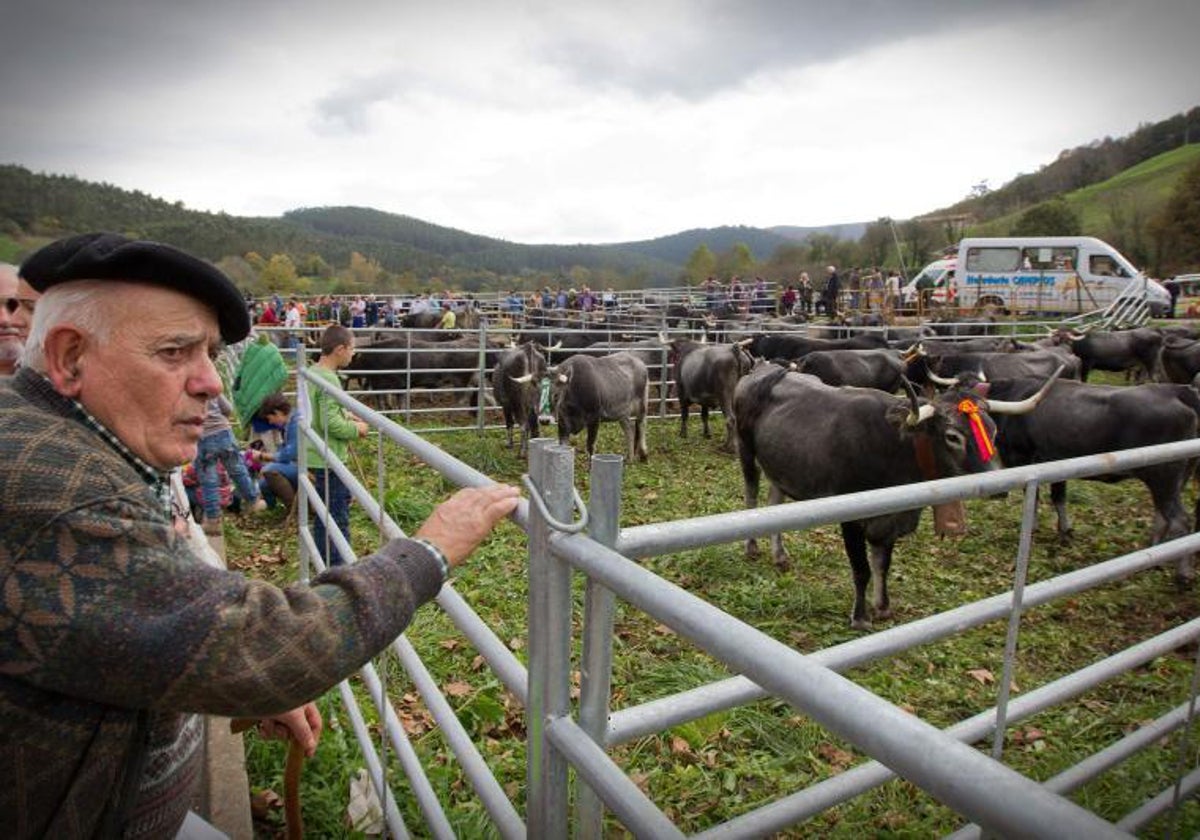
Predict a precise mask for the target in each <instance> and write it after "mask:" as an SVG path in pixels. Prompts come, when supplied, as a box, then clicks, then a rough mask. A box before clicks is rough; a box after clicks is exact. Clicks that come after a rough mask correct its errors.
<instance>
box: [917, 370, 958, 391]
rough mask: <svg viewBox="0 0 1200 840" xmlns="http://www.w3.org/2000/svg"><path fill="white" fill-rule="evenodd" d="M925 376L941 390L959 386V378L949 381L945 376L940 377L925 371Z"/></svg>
mask: <svg viewBox="0 0 1200 840" xmlns="http://www.w3.org/2000/svg"><path fill="white" fill-rule="evenodd" d="M925 375H926V376H928V377H929V381H930V382H932V383H933V384H934V385H937V386H938V387H939V388H953V387H955V386H956V385H958V377H957V376H956V377H954V378H953V379H947V378H946V377H944V376H938V375H937V374H936V373H934V372H933V371H931V370H927V371H925Z"/></svg>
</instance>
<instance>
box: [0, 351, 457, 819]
mask: <svg viewBox="0 0 1200 840" xmlns="http://www.w3.org/2000/svg"><path fill="white" fill-rule="evenodd" d="M441 583H442V573H441V569H440V567H439V564H438V561H437V559H436V558H435V557H433V556H432V555H431V553H430V552H429V551H428V550H427V549H426V548H425V547H424V546H422V545H420V544H419V543H414V542H412V541H410V540H393V541H392V542H389V543H388V544H387V545H385V546H384V547H383V548H382V549H381V550H380V551H379V552H378V553H376V554H374V555H371V556H370V557H367V558H365V559H363V560H362V561H361V562H359V563H357V564H355V565H353V566H347V567H341V568H337V569H333V570H331V571H328V572H326V573H325V574H323V575H321V576H320V577H319V578H316V579H315V580H314V581H313V582H312V584H311V585H309V586H304V585H294V586H290V587H287V588H285V589H280V588H277V587H274V586H271V585H269V584H266V583H264V582H261V581H255V580H248V579H246V578H245V577H243V576H242V575H241V574H238V573H235V572H228V571H224V570H221V569H215V568H213V567H211V566H208V565H207V564H205V563H204V562H203V561H202V560H201V559H200V558H199V557H198V556H196V555H195V554H194V553H193V551H192V548H191V545H190V543H189V541H188V539H187V538H186V537H182V536H179V535H177V534H176V532H175V530H174V528H173V527H172V526H171V522H170V519H169V517H168V515H167V512H166V511H165V510H164V509H163V506H162V504H161V502H160V500H159V499H158V498H157V497H156V496H155V494H154V492H153V491H152V490H151V489H150V486H149V485H148V484H147V483H146V481H145V480H143V478H142V477H141V475H140V474H139V473H138V472H137V471H136V470H135V469H134V467H133V466H132V465H131V464H130V463H129V462H128V461H127V460H126V459H125V458H123V457H122V456H121V455H120V454H119V453H118V452H117V451H116V449H115V448H114V447H112V446H111V445H110V444H108V443H107V442H105V441H104V440H103V439H102V438H101V437H100V436H99V435H98V434H97V433H96V432H95V431H93V430H92V429H91V428H89V427H88V426H86V425H85V424H84V423H83V422H81V420H80V419H78V418H77V416H76V411H75V408H74V404H73V403H72V402H71V401H70V400H67V399H64V398H63V397H61V396H60V395H58V394H57V393H56V392H55V391H54V390H53V389H52V388H51V386H50V384H49V383H48V382H47V381H46V380H45V379H44V378H43V377H41V376H39V375H37V374H34V373H32V372H30V371H28V370H22V371H20V372H18V374H17V375H16V376H14V377H12V378H11V379H7V380H0V822H2V823H3V824H4V826H5V828H6V831H5V832H4V833H5V836H6V837H22V838H23V837H41V836H49V837H56V838H57V837H93V836H101V835H102V834H105V833H109V832H110V831H111V826H113V825H116V823H115V822H109V821H110V820H111V819H112V817H111V814H112V812H114V811H115V810H117V802H118V800H119V799H120V795H121V791H122V789H123V787H124V785H125V778H124V777H125V776H127V775H132V773H131V772H129V773H127V768H128V765H129V762H130V757H131V755H133V754H134V753H135V752H136V751H135V750H133V749H132V747H133V742H134V740H135V737H138V736H135V731H137V730H138V726H139V721H140V722H141V723H142V725H143V727H144V724H145V721H146V720H147V718H149V719H150V721H151V727H152V728H153V729H156V730H158V731H157V733H156V734H154V735H151V736H149V737H150V738H156V739H158V740H160V741H170V740H171V739H172V738H176V737H179V736H183V735H184V733H185V731H186V730H184V729H183V728H182V727H183V722H184V721H185V720H186V716H185V714H184V713H189V712H203V713H210V714H217V715H224V716H230V717H252V716H261V715H266V714H274V713H279V712H283V711H286V710H288V709H292V708H295V707H296V706H299V705H300V704H302V703H304V702H306V701H308V700H310V699H312V698H314V697H316V696H317V695H319V694H321V693H322V692H324V691H325V690H327V689H328V688H330V687H331V686H333V685H335V684H336V683H337V682H338V681H340V680H342V679H344V678H345V677H347V676H348V675H350V674H351V673H353V672H354V671H355V670H356V669H357V668H358V667H359V666H360V665H362V664H363V663H364V662H366V661H367V660H368V659H369V658H370V657H371V656H372V655H373V654H375V653H376V652H378V651H379V650H381V649H382V648H383V647H384V646H386V645H387V644H388V643H389V642H390V641H391V640H392V639H394V638H395V637H396V636H397V635H399V634H400V632H402V631H403V629H404V627H405V626H406V625H407V624H408V622H409V620H410V619H411V617H412V614H413V611H414V610H415V609H416V608H417V607H418V606H419V605H420V604H421V603H423V602H425V601H427V600H429V599H430V598H432V597H433V596H434V595H435V594H436V593H437V591H438V589H439V588H440V586H441ZM147 712H148V713H149V714H147ZM164 726H165V727H166V728H167V730H168V731H167V732H166V733H163V732H162V729H163V727H164ZM172 727H173V731H172ZM143 731H144V729H143ZM138 772H139V779H138V782H139V784H140V786H141V787H142V789H143V791H144V790H145V789H146V778H145V777H146V776H147V774H151V773H152V772H153V768H147V767H142V768H141V770H140V771H138ZM106 826H107V827H108V828H106ZM175 827H176V826H171V827H168V828H167V829H165V830H164V836H173V834H174V829H175Z"/></svg>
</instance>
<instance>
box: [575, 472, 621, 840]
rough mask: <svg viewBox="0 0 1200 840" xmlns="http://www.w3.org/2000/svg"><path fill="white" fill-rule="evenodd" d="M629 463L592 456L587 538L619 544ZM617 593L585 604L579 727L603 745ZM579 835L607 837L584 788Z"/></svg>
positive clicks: (605, 591)
mask: <svg viewBox="0 0 1200 840" xmlns="http://www.w3.org/2000/svg"><path fill="white" fill-rule="evenodd" d="M624 468H625V459H624V458H623V457H621V456H620V455H595V456H593V457H592V481H591V484H592V492H591V499H590V500H589V502H588V510H589V515H590V521H591V527H590V528H589V529H588V535H589V536H590V537H591V538H592V539H594V540H596V542H598V543H600V544H601V545H606V546H608V547H609V548H612V547H613V546H614V545H616V543H617V536H618V532H619V530H620V518H621V476H622V473H623V471H624ZM615 613H616V596H615V595H613V593H612V590H611V589H609V588H608V587H606V586H602V585H601V584H599V583H596V582H595V581H593V580H590V579H589V580H588V582H587V586H586V589H585V592H584V602H583V661H582V664H581V666H580V671H581V676H580V695H579V725H580V727H581V728H582V729H583V731H584V732H586V733H587V734H588V736H589V737H590V738H591V739H592V740H593V741H595V742H596V743H597V744H599V745H600V746H601V747H603V746H604V742H605V740H606V738H605V735H606V733H607V730H608V701H609V691H610V689H611V686H612V640H613V616H614V615H615ZM575 801H576V803H577V808H578V811H577V820H576V824H577V826H578V829H577V836H578V837H579V838H580V840H599V838H601V837H603V821H604V806H603V803H602V802H601V801H600V799H599V797H597V796H596V794H595V792H594V791H593V790H592V789H591V788H590V787H588V786H587V785H585V784H580V785H579V789H578V791H577V794H576V799H575Z"/></svg>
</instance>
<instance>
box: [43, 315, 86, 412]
mask: <svg viewBox="0 0 1200 840" xmlns="http://www.w3.org/2000/svg"><path fill="white" fill-rule="evenodd" d="M87 342H88V338H87V335H85V334H84V333H83V332H82V331H81V330H79V329H78V328H77V327H75V326H72V325H71V324H60V325H59V326H57V327H53V328H52V329H51V330H50V331H49V332H48V333H47V334H46V339H45V341H44V342H43V355H44V357H45V361H46V376H47V377H48V378H49V379H50V382H51V383H53V385H54V390H56V391H58V392H59V393H60V394H62V395H63V396H65V397H71V398H72V399H74V398H75V397H78V396H79V393H80V392H81V391H82V390H83V357H84V351H85V350H86V349H87Z"/></svg>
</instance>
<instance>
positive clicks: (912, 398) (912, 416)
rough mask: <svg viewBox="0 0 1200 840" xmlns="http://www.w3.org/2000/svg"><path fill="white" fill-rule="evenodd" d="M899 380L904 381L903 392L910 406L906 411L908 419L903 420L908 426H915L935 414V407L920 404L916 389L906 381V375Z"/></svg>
mask: <svg viewBox="0 0 1200 840" xmlns="http://www.w3.org/2000/svg"><path fill="white" fill-rule="evenodd" d="M900 381H901V382H903V383H904V392H905V393H906V394H908V402H909V404H910V405H911V406H912V410H911V411H909V412H908V419H907V420H905V421H904V422H905V423H906V424H907V425H908V426H909V428H915V427H917V426H919V425H921V424H922V423H924V422H925V421H926V420H928V419H929V418H930V417H932V416H933V415H934V414H936V413H937V408H935V407H934V406H932V405H929V404H928V403H926V404H925V405H921V401H920V400H918V399H917V389H916V388H914V387H913V384H912V383H911V382H909V381H908V377H907V376H902V377H900Z"/></svg>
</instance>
